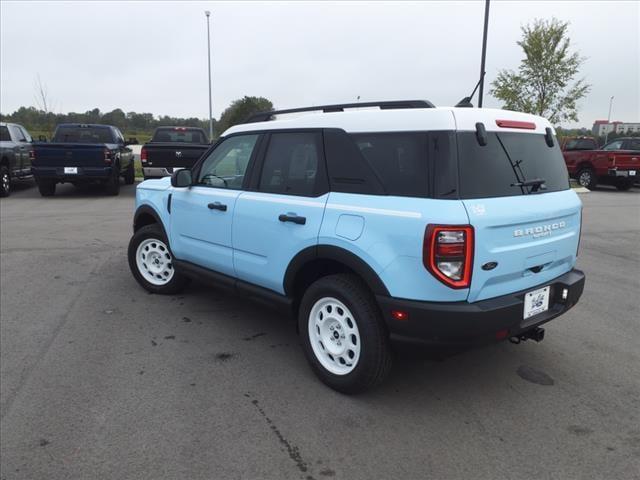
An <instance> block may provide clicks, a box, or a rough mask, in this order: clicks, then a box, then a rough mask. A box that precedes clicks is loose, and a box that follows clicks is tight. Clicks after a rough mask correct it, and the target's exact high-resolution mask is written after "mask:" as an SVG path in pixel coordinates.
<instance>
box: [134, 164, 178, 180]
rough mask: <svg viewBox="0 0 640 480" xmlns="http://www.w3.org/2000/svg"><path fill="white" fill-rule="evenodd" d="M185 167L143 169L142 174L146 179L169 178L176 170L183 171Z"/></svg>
mask: <svg viewBox="0 0 640 480" xmlns="http://www.w3.org/2000/svg"><path fill="white" fill-rule="evenodd" d="M184 168H185V167H142V173H143V175H144V177H145V178H162V177H169V176H171V174H172V173H173V172H175V171H176V170H182V169H184Z"/></svg>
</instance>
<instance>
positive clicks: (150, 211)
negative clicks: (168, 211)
mask: <svg viewBox="0 0 640 480" xmlns="http://www.w3.org/2000/svg"><path fill="white" fill-rule="evenodd" d="M145 215H150V216H152V217H153V218H154V220H155V222H156V223H157V224H158V225H159V226H160V228H161V229H162V232H163V233H164V236H165V237H166V238H167V239H168V238H169V236H168V235H167V231H166V230H165V229H164V224H163V223H162V219H161V218H160V215H159V214H158V212H157V211H156V209H155V208H153V207H151V206H149V205H140V206H139V207H138V208H137V209H136V213H134V214H133V231H134V232H135V231H136V230H138V228H140V226H142V225H140V218H141V217H143V216H145ZM143 225H147V223H145V224H143Z"/></svg>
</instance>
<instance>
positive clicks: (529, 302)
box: [523, 287, 551, 320]
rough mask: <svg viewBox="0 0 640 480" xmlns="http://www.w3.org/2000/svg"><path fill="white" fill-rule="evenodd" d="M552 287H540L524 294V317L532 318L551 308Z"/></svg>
mask: <svg viewBox="0 0 640 480" xmlns="http://www.w3.org/2000/svg"><path fill="white" fill-rule="evenodd" d="M550 291H551V287H544V288H539V289H538V290H533V291H532V292H528V293H526V294H525V296H524V315H523V318H524V319H525V320H526V319H527V318H531V317H533V316H534V315H538V314H539V313H542V312H546V311H547V310H549V292H550Z"/></svg>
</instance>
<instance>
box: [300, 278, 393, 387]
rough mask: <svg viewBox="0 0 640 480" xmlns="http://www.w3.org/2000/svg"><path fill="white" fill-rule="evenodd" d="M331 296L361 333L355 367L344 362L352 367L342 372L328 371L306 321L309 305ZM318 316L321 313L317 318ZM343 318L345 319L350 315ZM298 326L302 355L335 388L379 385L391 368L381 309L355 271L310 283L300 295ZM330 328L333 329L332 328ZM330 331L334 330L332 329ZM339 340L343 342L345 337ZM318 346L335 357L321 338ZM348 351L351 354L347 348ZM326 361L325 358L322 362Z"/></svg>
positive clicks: (326, 319) (312, 306)
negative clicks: (314, 344) (320, 358)
mask: <svg viewBox="0 0 640 480" xmlns="http://www.w3.org/2000/svg"><path fill="white" fill-rule="evenodd" d="M330 299H337V300H338V301H339V302H341V303H342V304H344V306H346V307H347V309H348V310H349V311H350V313H351V316H352V317H353V318H352V320H353V322H355V325H356V327H357V330H358V334H359V337H360V339H359V341H358V343H359V345H360V351H359V358H357V363H356V364H355V367H353V366H350V365H347V367H350V368H352V370H350V371H349V372H348V373H345V374H337V373H333V372H331V371H329V370H328V369H327V368H326V367H325V366H323V365H322V363H321V362H320V361H319V359H318V357H317V356H316V353H315V352H314V349H313V347H312V346H311V342H312V341H314V342H315V341H316V340H314V339H311V337H310V335H311V334H310V328H309V322H310V316H311V314H312V309H313V308H314V306H316V305H321V302H323V301H325V300H330ZM316 308H317V306H316ZM325 308H326V307H325ZM338 310H339V309H338ZM321 317H322V315H320V316H319V317H318V318H321ZM346 318H347V321H348V320H349V317H346ZM329 321H334V319H333V318H330V317H329V316H326V317H324V318H323V319H322V320H321V322H329ZM323 325H324V323H323ZM298 327H299V332H300V337H301V340H302V347H303V349H304V353H305V356H306V357H307V360H308V361H309V363H310V364H311V367H312V369H313V371H314V372H315V374H316V375H317V376H318V377H319V378H320V380H322V382H324V383H325V384H326V385H328V386H329V387H331V388H333V389H334V390H337V391H339V392H342V393H347V394H353V393H359V392H363V391H365V390H368V389H371V388H373V387H375V386H376V385H379V384H380V383H381V382H382V381H383V380H384V379H385V377H386V376H387V374H388V373H389V370H390V369H391V364H392V352H391V347H390V344H389V336H388V333H387V331H386V329H385V326H384V322H383V319H382V316H381V314H380V310H379V308H378V305H377V304H376V301H375V299H374V297H373V294H372V293H371V291H370V290H369V289H368V288H367V286H366V285H365V284H364V283H363V282H362V280H360V279H359V278H358V277H356V276H355V275H349V274H337V275H329V276H326V277H323V278H321V279H319V280H317V281H316V282H315V283H313V284H312V285H311V286H310V287H309V288H308V289H307V291H306V292H305V294H304V296H303V298H302V302H301V304H300V310H299V313H298ZM312 328H313V327H312ZM316 328H318V327H316ZM336 328H337V326H336ZM331 330H334V329H333V328H331ZM319 331H320V330H319V328H318V332H319ZM333 334H335V331H334V333H333ZM340 338H344V336H342V337H340ZM336 340H338V337H336ZM332 341H333V340H332ZM342 341H343V342H345V340H342ZM338 345H339V343H338ZM353 345H355V343H353ZM317 348H321V349H322V351H323V354H324V355H326V356H327V357H330V359H331V361H335V360H334V357H332V356H331V355H329V351H328V350H327V349H325V347H324V345H323V344H322V342H319V343H318V347H317ZM341 348H345V347H341ZM349 354H351V352H350V351H349ZM327 361H328V360H326V359H325V362H327ZM336 365H337V362H336ZM342 365H344V363H343V364H342Z"/></svg>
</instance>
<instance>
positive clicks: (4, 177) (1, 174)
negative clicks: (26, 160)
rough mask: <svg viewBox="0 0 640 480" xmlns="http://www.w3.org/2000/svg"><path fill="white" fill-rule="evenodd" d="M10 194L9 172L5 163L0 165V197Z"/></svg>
mask: <svg viewBox="0 0 640 480" xmlns="http://www.w3.org/2000/svg"><path fill="white" fill-rule="evenodd" d="M10 194H11V173H9V168H7V166H6V165H2V167H0V197H8V196H9V195H10Z"/></svg>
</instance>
